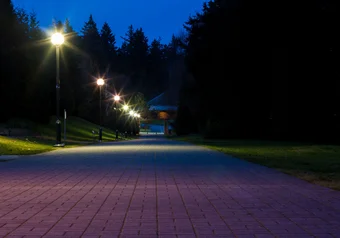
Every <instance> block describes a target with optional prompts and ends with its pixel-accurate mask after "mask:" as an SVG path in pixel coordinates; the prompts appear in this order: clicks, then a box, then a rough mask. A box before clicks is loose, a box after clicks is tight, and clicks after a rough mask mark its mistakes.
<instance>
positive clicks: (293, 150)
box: [176, 136, 340, 190]
mask: <svg viewBox="0 0 340 238" xmlns="http://www.w3.org/2000/svg"><path fill="white" fill-rule="evenodd" d="M176 139H178V140H182V141H187V142H191V143H195V144H198V145H203V146H207V147H209V148H211V149H214V150H218V151H221V152H224V153H226V154H230V155H233V156H235V157H238V158H241V159H245V160H247V161H250V162H254V163H258V164H262V165H264V166H267V167H271V168H275V169H278V170H280V171H282V172H285V173H288V174H291V175H294V176H296V177H299V178H301V179H305V180H307V181H310V182H313V183H315V184H319V185H322V186H327V187H330V188H333V189H337V190H340V146H335V145H314V144H303V143H294V142H275V141H254V140H204V139H202V138H200V137H198V136H195V137H179V138H176Z"/></svg>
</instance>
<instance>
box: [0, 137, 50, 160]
mask: <svg viewBox="0 0 340 238" xmlns="http://www.w3.org/2000/svg"><path fill="white" fill-rule="evenodd" d="M54 149H55V148H54V147H52V146H51V144H49V143H48V141H47V140H46V141H45V140H40V141H37V140H36V138H34V137H29V138H20V139H19V138H10V137H4V136H0V155H29V154H37V153H42V152H47V151H51V150H54ZM0 159H1V156H0Z"/></svg>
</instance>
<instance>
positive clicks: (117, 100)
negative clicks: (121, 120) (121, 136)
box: [113, 95, 120, 139]
mask: <svg viewBox="0 0 340 238" xmlns="http://www.w3.org/2000/svg"><path fill="white" fill-rule="evenodd" d="M113 100H114V101H115V105H114V107H115V108H116V113H115V116H116V120H115V124H116V125H115V126H116V139H118V128H117V113H118V108H117V102H119V100H120V96H119V95H115V96H114V97H113Z"/></svg>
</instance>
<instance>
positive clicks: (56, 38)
mask: <svg viewBox="0 0 340 238" xmlns="http://www.w3.org/2000/svg"><path fill="white" fill-rule="evenodd" d="M51 41H52V44H53V45H55V46H56V117H57V118H56V144H55V146H64V144H62V143H61V121H60V64H59V58H60V57H59V55H60V46H61V45H62V44H63V43H64V36H63V35H62V34H60V33H55V34H53V35H52V38H51Z"/></svg>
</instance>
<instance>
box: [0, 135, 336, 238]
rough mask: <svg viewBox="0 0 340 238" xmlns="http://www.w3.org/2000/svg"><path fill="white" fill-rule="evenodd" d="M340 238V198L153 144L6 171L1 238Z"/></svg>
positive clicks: (103, 149) (0, 184) (0, 194)
mask: <svg viewBox="0 0 340 238" xmlns="http://www.w3.org/2000/svg"><path fill="white" fill-rule="evenodd" d="M42 236H44V237H137V236H138V237H148V238H152V237H167V238H168V237H169V238H170V237H179V238H181V237H188V238H189V237H263V238H264V237H297V238H298V237H340V192H337V191H332V190H330V189H327V188H322V187H319V186H316V185H312V184H309V183H307V182H304V181H301V180H298V179H295V178H293V177H290V176H288V175H284V174H281V173H279V172H276V171H274V170H272V169H268V168H265V167H261V166H258V165H254V164H251V163H248V162H245V161H241V160H238V159H234V158H232V157H228V156H225V155H223V154H221V153H218V152H215V151H211V150H208V149H205V148H200V147H197V146H192V145H189V144H186V143H182V142H174V141H168V140H166V139H162V138H156V137H151V136H150V137H144V139H139V140H135V141H128V142H120V143H108V144H101V145H95V146H87V147H80V148H73V149H64V150H59V151H55V152H52V153H47V154H42V155H36V156H27V157H21V158H19V159H15V160H12V161H8V162H3V163H0V237H42Z"/></svg>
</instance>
